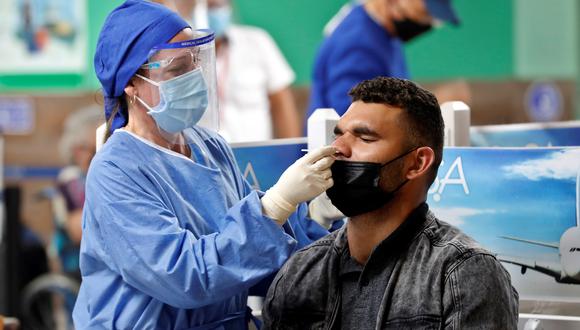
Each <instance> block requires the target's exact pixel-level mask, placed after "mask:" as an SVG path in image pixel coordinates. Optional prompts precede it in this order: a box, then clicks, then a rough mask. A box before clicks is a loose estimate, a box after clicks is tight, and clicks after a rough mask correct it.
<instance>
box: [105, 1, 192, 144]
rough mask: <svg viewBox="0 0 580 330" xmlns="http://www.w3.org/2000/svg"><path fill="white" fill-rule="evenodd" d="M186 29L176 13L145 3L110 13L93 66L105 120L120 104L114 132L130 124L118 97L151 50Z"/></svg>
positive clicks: (131, 5)
mask: <svg viewBox="0 0 580 330" xmlns="http://www.w3.org/2000/svg"><path fill="white" fill-rule="evenodd" d="M187 27H189V24H188V23H187V22H186V21H185V20H183V19H182V18H181V17H179V15H177V14H176V13H175V12H173V11H171V10H169V9H167V8H166V7H164V6H162V5H159V4H157V3H152V2H149V1H146V0H127V1H125V3H123V4H122V5H120V6H119V7H117V8H115V10H113V11H112V12H111V13H110V14H109V16H108V17H107V19H106V20H105V24H104V25H103V28H102V29H101V34H100V35H99V40H98V41H97V50H96V53H95V59H94V63H95V72H96V74H97V78H99V81H100V82H101V85H102V86H103V94H104V96H105V117H106V119H107V120H109V117H110V116H111V113H112V111H113V109H114V108H115V105H117V103H118V104H119V107H120V111H118V112H117V115H116V116H115V118H114V119H113V122H112V125H111V132H112V131H113V130H115V129H117V128H120V127H123V126H125V125H126V124H127V120H128V114H127V104H126V102H124V101H120V102H118V101H119V97H120V96H121V95H123V92H124V89H125V87H126V86H127V83H128V82H129V80H130V79H131V77H133V75H135V73H136V72H137V70H139V67H140V66H141V65H143V64H144V63H145V62H146V61H147V57H148V55H149V51H150V50H151V49H152V48H153V47H154V46H157V45H159V44H162V43H166V42H168V41H169V40H171V38H173V37H174V36H175V35H176V34H177V33H179V31H181V30H183V29H185V28H187Z"/></svg>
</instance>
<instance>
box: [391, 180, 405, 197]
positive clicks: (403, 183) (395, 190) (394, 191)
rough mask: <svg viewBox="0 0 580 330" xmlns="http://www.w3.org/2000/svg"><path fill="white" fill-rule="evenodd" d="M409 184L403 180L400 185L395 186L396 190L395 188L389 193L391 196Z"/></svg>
mask: <svg viewBox="0 0 580 330" xmlns="http://www.w3.org/2000/svg"><path fill="white" fill-rule="evenodd" d="M407 182H409V179H405V180H403V182H401V184H400V185H398V186H397V188H395V189H394V190H393V191H391V192H390V193H391V194H395V193H396V192H397V191H399V189H401V187H403V186H404V185H405V183H407Z"/></svg>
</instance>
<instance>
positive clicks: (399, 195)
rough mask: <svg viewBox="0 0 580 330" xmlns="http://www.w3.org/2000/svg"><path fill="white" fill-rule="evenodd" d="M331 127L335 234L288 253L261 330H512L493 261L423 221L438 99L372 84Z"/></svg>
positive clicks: (439, 127)
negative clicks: (339, 223) (339, 215)
mask: <svg viewBox="0 0 580 330" xmlns="http://www.w3.org/2000/svg"><path fill="white" fill-rule="evenodd" d="M350 96H351V97H352V100H353V103H352V104H351V106H350V107H349V109H348V111H347V112H346V113H345V114H344V116H343V117H342V118H341V119H340V121H339V122H338V125H337V126H336V128H335V134H336V139H335V141H334V143H333V146H334V147H335V148H336V149H337V150H338V151H339V154H338V159H337V161H336V162H335V163H334V164H333V165H332V177H333V179H334V186H333V187H332V188H330V189H329V190H328V191H327V194H328V197H329V198H330V200H331V201H332V203H333V204H334V205H335V206H336V207H337V208H338V209H339V210H340V211H342V212H343V213H344V214H345V215H346V216H348V217H349V220H348V222H347V225H346V226H344V227H343V228H342V229H340V230H338V231H336V232H334V233H332V234H330V235H328V236H326V237H324V238H322V239H320V240H319V241H317V242H315V243H313V244H312V245H310V246H307V247H306V248H304V249H302V250H301V251H299V252H298V253H296V254H295V255H294V256H293V257H291V258H290V260H289V261H288V262H287V263H286V264H285V265H284V267H283V268H282V270H280V272H279V273H278V275H277V276H276V278H275V280H274V282H273V283H272V285H271V287H270V290H269V292H268V297H267V299H266V303H265V308H264V320H265V326H266V328H268V329H314V328H316V329H319V328H320V329H322V328H324V329H339V328H340V329H391V328H397V329H398V328H404V329H426V328H429V329H431V328H433V329H441V328H445V329H468V328H481V329H516V328H517V322H518V294H517V292H516V291H515V289H514V288H513V287H512V286H511V282H510V276H509V274H508V273H507V272H506V271H505V269H504V268H503V267H502V266H501V264H500V263H499V262H498V260H497V259H496V258H495V257H494V255H493V254H491V253H490V252H488V251H486V250H485V249H483V248H481V247H480V246H479V245H478V244H477V243H476V242H475V241H474V240H473V239H472V238H470V237H468V236H467V235H465V234H463V233H462V232H461V231H460V230H459V229H457V228H455V227H453V226H451V225H449V224H447V223H445V222H443V221H440V220H439V219H437V218H436V217H435V215H434V214H433V213H431V212H430V211H429V207H428V205H427V204H426V199H427V191H428V189H429V186H430V185H431V184H432V183H433V180H434V179H435V177H436V174H437V169H438V167H439V164H440V163H441V158H442V151H443V128H444V124H443V119H442V117H441V111H440V109H439V105H438V104H437V100H436V99H435V97H434V96H433V95H432V94H431V93H429V92H428V91H426V90H424V89H422V88H420V87H417V86H416V85H415V84H413V83H412V82H410V81H407V80H401V79H396V78H384V77H379V78H375V79H372V80H367V81H364V82H362V83H360V84H358V85H357V86H355V87H354V88H353V89H352V90H351V91H350Z"/></svg>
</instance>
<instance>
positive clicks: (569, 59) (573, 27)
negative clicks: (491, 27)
mask: <svg viewBox="0 0 580 330" xmlns="http://www.w3.org/2000/svg"><path fill="white" fill-rule="evenodd" d="M515 3H516V15H517V16H516V19H515V22H516V24H515V34H516V36H517V38H516V40H515V41H516V43H515V58H516V61H515V63H516V67H515V72H516V75H517V76H518V77H521V78H531V79H533V78H555V79H573V78H574V77H575V76H576V72H577V71H578V68H577V65H578V63H577V57H578V53H577V48H578V44H577V40H578V24H577V17H578V16H577V12H578V7H580V4H578V1H577V0H558V1H550V2H549V6H547V5H546V1H545V0H516V1H515Z"/></svg>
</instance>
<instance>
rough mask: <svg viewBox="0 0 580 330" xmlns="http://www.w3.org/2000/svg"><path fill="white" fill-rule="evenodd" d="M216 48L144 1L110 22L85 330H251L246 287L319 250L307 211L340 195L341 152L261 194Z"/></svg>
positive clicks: (314, 157)
mask: <svg viewBox="0 0 580 330" xmlns="http://www.w3.org/2000/svg"><path fill="white" fill-rule="evenodd" d="M213 38H214V37H213V33H211V31H207V30H206V31H193V30H191V29H190V28H189V26H188V25H187V23H186V22H185V21H183V20H182V19H181V18H180V17H179V16H178V15H177V14H175V13H173V12H171V11H169V10H168V9H166V8H165V7H163V6H160V5H158V4H155V3H152V2H149V1H142V0H129V1H126V2H125V3H123V4H122V5H121V6H120V7H118V8H116V9H115V10H114V11H113V12H112V13H111V14H110V15H109V16H108V17H107V19H106V21H105V23H104V26H103V28H102V31H101V33H100V36H99V39H98V44H97V48H96V54H95V70H96V74H97V77H98V78H99V80H100V82H101V84H102V87H103V93H104V95H105V115H106V118H107V125H108V135H109V137H108V140H107V141H106V142H105V144H104V146H103V147H102V149H101V150H100V151H99V152H98V153H97V154H96V156H95V157H94V158H93V160H92V163H91V166H90V169H89V172H88V176H87V181H86V202H85V208H84V214H83V238H82V243H81V256H80V267H81V272H82V285H81V289H80V292H79V296H78V299H77V302H76V305H75V309H74V313H73V317H74V322H75V326H76V328H77V329H246V328H247V327H248V321H247V318H248V314H247V313H248V312H247V308H246V299H247V296H248V291H249V289H250V288H251V287H253V286H255V285H256V284H258V283H259V282H260V281H261V280H263V279H264V278H266V277H267V276H268V275H270V274H272V273H274V272H276V271H277V270H278V269H279V268H280V267H281V266H282V264H283V263H284V262H285V261H286V259H287V258H288V257H289V256H290V255H291V254H292V253H293V252H294V251H295V249H296V248H297V247H298V246H302V245H304V244H306V242H304V241H302V242H297V240H296V237H301V238H303V239H304V240H308V236H307V235H305V230H304V224H305V223H306V222H304V221H306V220H305V219H304V217H305V213H306V209H307V207H306V206H305V204H304V203H303V202H304V201H307V200H310V199H312V198H313V197H315V196H317V195H319V194H320V193H322V192H323V191H325V190H326V189H327V188H329V187H330V186H331V185H332V178H331V172H330V165H331V164H332V162H333V161H334V159H333V156H332V154H333V153H334V149H333V148H332V147H324V148H321V149H317V150H314V151H312V152H310V153H308V154H306V155H305V156H304V157H303V158H301V159H299V160H297V161H296V163H295V164H293V165H292V166H290V167H289V168H288V169H287V170H286V171H285V172H284V173H283V174H282V176H281V177H280V179H279V181H278V182H277V183H276V184H275V185H274V186H273V187H272V188H270V189H269V190H268V191H267V192H266V193H265V194H264V193H261V192H257V191H252V190H251V189H250V186H249V185H248V183H247V182H246V181H245V180H244V177H243V175H242V174H241V173H240V171H239V169H238V167H237V165H236V163H235V160H234V158H233V155H232V152H231V149H230V148H229V147H228V145H227V144H226V143H225V142H224V140H223V139H222V138H221V137H220V136H219V135H218V134H217V133H216V132H215V129H216V127H215V122H216V119H217V118H218V116H217V115H218V114H217V101H216V97H215V95H216V88H215V87H216V86H215V58H214V56H215V51H214V44H213ZM208 127H209V128H208ZM288 219H289V220H288ZM287 220H288V221H287ZM310 222H312V221H310ZM290 223H292V225H290ZM310 238H316V237H310Z"/></svg>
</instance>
